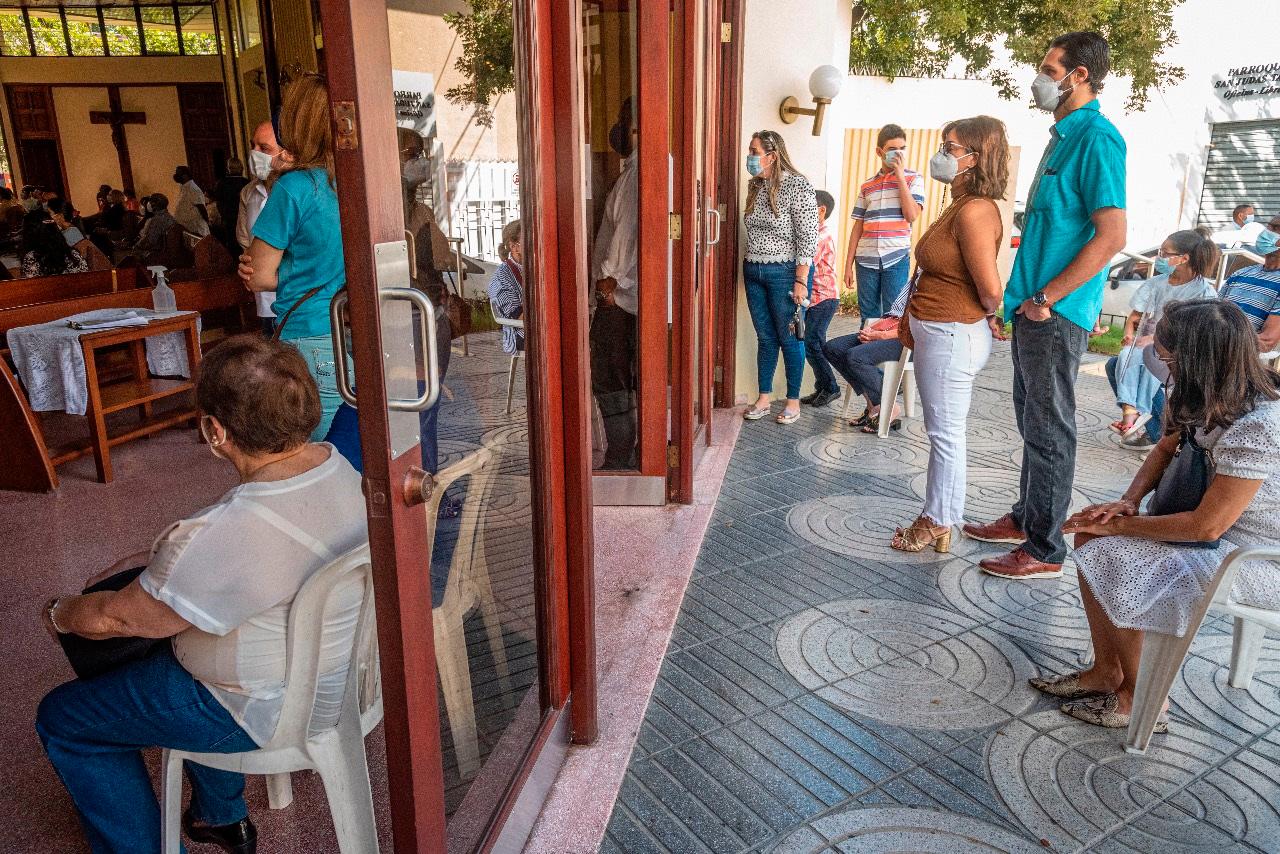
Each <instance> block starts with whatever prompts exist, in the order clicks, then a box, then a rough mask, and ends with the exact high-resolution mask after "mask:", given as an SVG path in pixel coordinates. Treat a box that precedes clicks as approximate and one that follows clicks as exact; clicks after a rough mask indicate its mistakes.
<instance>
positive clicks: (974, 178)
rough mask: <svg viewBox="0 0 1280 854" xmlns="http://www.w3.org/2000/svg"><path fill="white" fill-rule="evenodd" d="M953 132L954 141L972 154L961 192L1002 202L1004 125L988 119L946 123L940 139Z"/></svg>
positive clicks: (1006, 144)
mask: <svg viewBox="0 0 1280 854" xmlns="http://www.w3.org/2000/svg"><path fill="white" fill-rule="evenodd" d="M949 133H954V134H955V135H956V141H958V142H959V143H960V144H961V145H963V146H964V147H965V148H967V149H969V150H970V151H972V152H974V154H975V155H976V157H975V158H974V164H973V168H972V169H970V170H969V171H968V172H966V173H965V174H964V175H963V177H964V178H965V179H967V180H966V182H965V184H964V188H965V192H966V193H968V194H969V195H973V196H983V197H984V198H988V199H1003V198H1004V197H1005V195H1006V193H1008V191H1009V136H1008V134H1006V133H1005V129H1004V122H1002V121H1000V120H999V119H996V118H992V117H991V116H974V117H972V118H968V119H958V120H956V121H954V122H947V125H946V127H944V128H943V129H942V137H943V139H946V137H947V134H949Z"/></svg>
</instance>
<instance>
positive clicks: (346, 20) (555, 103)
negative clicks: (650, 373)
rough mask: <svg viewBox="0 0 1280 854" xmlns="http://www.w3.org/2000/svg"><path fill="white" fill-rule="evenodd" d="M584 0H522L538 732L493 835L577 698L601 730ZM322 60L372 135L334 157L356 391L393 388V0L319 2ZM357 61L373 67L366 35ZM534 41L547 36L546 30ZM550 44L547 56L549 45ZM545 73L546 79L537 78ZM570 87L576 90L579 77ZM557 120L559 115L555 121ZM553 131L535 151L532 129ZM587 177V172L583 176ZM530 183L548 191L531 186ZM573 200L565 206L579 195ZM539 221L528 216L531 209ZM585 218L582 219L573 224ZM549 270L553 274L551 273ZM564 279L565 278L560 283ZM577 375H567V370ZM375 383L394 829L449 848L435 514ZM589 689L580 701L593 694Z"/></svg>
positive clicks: (367, 467) (378, 570)
mask: <svg viewBox="0 0 1280 854" xmlns="http://www.w3.org/2000/svg"><path fill="white" fill-rule="evenodd" d="M577 5H578V4H577V2H561V0H521V2H518V3H517V4H516V6H517V11H516V22H517V24H518V29H517V32H518V33H519V34H520V36H519V37H520V38H521V39H522V47H523V46H526V45H527V46H528V48H529V50H528V52H527V53H526V52H524V51H523V50H522V51H521V53H520V56H521V61H522V63H524V68H525V69H526V72H525V73H524V75H523V79H524V80H525V81H526V82H527V88H526V90H525V91H524V92H523V93H522V100H524V99H527V101H528V103H529V104H530V105H531V109H527V110H523V111H522V118H523V120H524V121H526V122H529V123H531V132H527V133H525V134H524V140H523V142H522V146H521V148H522V151H521V153H522V155H528V156H530V158H531V160H530V162H529V163H528V171H529V172H530V173H531V174H528V175H526V176H525V180H524V181H522V184H523V185H524V187H523V188H522V189H523V190H524V192H526V193H527V194H528V195H527V197H526V198H527V199H528V201H529V207H528V208H526V210H527V211H529V212H530V213H532V214H533V215H534V217H535V218H534V219H533V220H531V227H530V229H529V235H530V238H531V239H530V246H529V251H530V254H529V256H528V258H529V263H528V266H527V268H526V269H527V270H528V272H527V273H526V281H527V283H528V291H529V293H528V298H527V304H526V307H525V311H526V315H525V317H526V324H527V326H526V334H527V336H528V341H529V348H528V351H527V358H526V359H525V363H526V366H527V368H526V369H527V371H528V379H529V382H528V387H527V388H528V407H527V411H528V418H529V423H530V424H534V425H537V429H536V430H532V431H530V433H531V440H530V449H529V450H530V490H531V493H532V499H533V500H532V506H533V507H535V508H537V509H536V511H535V514H534V518H533V560H534V567H535V571H534V578H535V602H536V608H537V614H538V632H537V648H538V655H539V663H540V668H541V672H540V680H539V701H540V707H541V708H542V710H543V717H542V721H541V724H540V728H539V732H538V733H537V735H536V736H535V738H534V739H533V741H532V743H531V746H530V748H529V750H528V752H527V753H526V755H525V756H524V757H523V758H522V762H521V766H520V769H519V771H517V772H516V774H515V775H514V777H513V779H512V780H511V782H510V784H509V785H508V787H507V789H506V791H505V792H504V795H503V797H502V799H501V801H500V802H499V803H498V805H497V807H496V809H495V812H494V814H493V815H492V816H491V817H490V820H489V827H488V829H487V831H486V834H485V836H484V841H483V846H492V845H494V844H495V841H496V840H497V838H498V836H499V835H500V833H501V830H502V822H503V821H505V819H506V817H507V816H508V815H509V814H510V813H511V810H512V807H513V806H514V804H515V802H516V800H517V799H518V798H519V796H520V794H521V787H522V786H523V785H524V784H525V782H526V780H527V779H528V776H529V772H530V769H531V768H532V767H533V765H534V763H536V762H537V759H538V756H539V751H540V750H541V749H542V748H543V747H544V746H545V745H546V743H547V739H548V737H549V734H550V733H551V732H552V731H553V730H554V729H555V727H556V726H557V725H558V724H559V723H560V719H561V717H562V716H561V715H560V714H559V713H560V712H561V711H562V710H563V709H564V707H565V705H566V704H567V703H568V701H569V697H570V691H571V690H572V691H573V692H574V695H573V696H574V702H573V704H572V707H571V713H572V715H573V720H574V729H573V732H574V737H575V739H577V740H584V741H585V740H590V739H592V738H594V737H595V732H596V730H595V693H594V687H595V662H594V636H593V633H592V628H593V623H592V617H593V613H594V602H593V587H592V571H593V565H592V557H593V546H592V538H591V491H590V490H591V469H590V440H589V432H588V429H589V421H588V418H587V414H588V413H589V412H590V409H589V405H590V397H589V389H588V388H587V379H586V377H587V372H586V370H585V369H584V368H583V365H584V364H585V362H586V352H587V347H586V342H587V330H586V288H585V283H586V262H585V258H586V252H585V229H584V228H583V227H581V226H582V207H581V206H582V199H581V194H580V193H579V192H578V188H579V187H580V186H581V180H580V179H581V175H582V171H581V170H582V162H581V158H582V152H581V148H580V147H579V146H577V144H576V141H577V138H578V137H577V136H576V135H574V134H572V133H557V131H558V130H559V129H560V128H561V122H562V121H564V120H566V116H567V117H568V120H570V121H573V120H574V118H575V117H576V116H577V113H576V106H577V105H576V94H577V89H576V84H575V83H574V82H573V81H575V80H576V79H577V75H578V72H579V64H580V58H579V56H578V54H577V52H576V51H575V50H572V49H569V50H565V51H561V50H559V49H558V48H560V47H563V46H565V45H576V43H577V41H576V40H577V37H578V34H577V28H578V26H579V23H580V22H579V20H578V18H577V16H576V15H575V14H574V11H575V10H576V9H577ZM319 6H320V17H321V23H322V28H323V30H322V31H323V33H324V38H325V48H326V50H325V55H324V67H325V72H326V76H327V78H328V84H329V95H330V101H331V109H332V111H333V116H334V119H333V120H334V125H335V135H336V134H337V131H339V130H340V129H341V123H340V122H339V120H338V118H337V117H338V116H339V115H342V114H346V115H354V123H355V126H356V131H357V135H358V136H357V142H356V144H355V146H354V147H352V148H350V149H348V150H340V151H337V152H335V156H334V161H335V172H336V176H335V177H336V180H337V184H338V196H339V199H340V200H341V201H342V207H343V208H344V210H343V216H342V237H343V246H344V253H345V264H346V273H347V282H348V287H347V293H348V296H349V313H350V321H351V328H352V338H353V350H354V353H353V355H354V356H355V372H356V385H357V388H361V389H375V390H382V389H385V387H386V386H385V377H384V365H383V359H382V353H381V350H380V347H379V346H378V342H379V334H380V333H379V330H380V310H379V299H378V296H377V282H376V277H375V261H374V251H373V250H374V246H375V245H377V244H379V243H388V242H400V241H401V240H403V237H404V232H403V211H402V209H401V204H400V198H399V194H398V193H385V192H378V191H377V189H376V188H378V187H385V186H398V185H399V170H398V162H399V158H398V153H397V145H396V135H395V118H394V111H393V106H392V86H391V49H390V39H389V35H388V21H387V10H386V5H385V0H319ZM357 33H358V34H359V36H358V44H359V51H358V52H359V57H358V61H357V55H356V54H357V49H356V44H357V35H356V34H357ZM535 35H536V37H535ZM544 46H545V49H543V48H544ZM530 70H531V72H530ZM566 84H567V85H566ZM544 118H545V119H548V121H546V122H545V123H544V122H543V119H544ZM534 135H536V136H537V137H538V142H539V144H537V145H535V144H534V143H533V141H532V137H533V136H534ZM575 180H576V183H575ZM530 185H532V186H533V187H534V188H535V189H534V190H532V191H530V190H528V189H527V188H528V187H529V186H530ZM566 200H567V204H565V203H564V202H565V201H566ZM526 216H528V214H526ZM571 222H576V223H577V224H578V228H577V230H573V229H571V228H567V227H566V224H567V223H571ZM542 270H549V271H554V272H552V273H551V274H550V275H543V274H542V273H541V271H542ZM553 277H554V278H553ZM565 370H570V374H569V375H568V377H567V379H566V380H565V381H563V382H562V371H565ZM381 396H382V393H381V391H375V392H374V394H372V395H370V396H369V397H368V399H367V400H366V403H365V405H363V406H361V408H360V415H361V417H360V434H361V439H362V442H363V446H364V482H363V487H364V492H365V496H366V501H367V508H368V522H369V540H370V552H371V556H372V561H373V572H374V588H375V596H376V603H375V605H376V612H377V618H378V640H379V645H380V660H381V671H382V685H383V702H384V710H385V712H384V723H385V727H384V729H385V741H386V754H387V755H386V759H387V777H388V790H389V797H390V801H391V822H392V836H393V839H394V842H395V848H396V850H397V851H398V852H402V854H426V852H440V851H445V850H447V843H448V840H447V830H446V818H445V810H444V781H443V764H442V753H441V735H440V718H439V709H438V707H437V705H436V667H435V653H434V642H433V632H432V623H431V617H432V614H431V589H430V577H429V573H426V572H423V571H421V567H423V566H426V565H428V564H429V562H430V555H429V554H427V553H426V548H425V545H426V519H425V518H424V515H423V513H422V510H421V507H408V506H407V505H406V504H405V501H404V499H403V491H402V489H401V484H403V483H404V479H405V477H406V475H407V474H408V470H409V468H410V467H411V465H412V464H413V463H414V462H415V460H416V459H417V454H416V453H415V450H416V449H414V450H410V451H409V452H407V453H405V454H402V455H401V456H400V457H399V458H397V459H394V460H393V459H391V458H390V456H389V453H388V452H387V450H386V449H387V448H388V447H389V444H390V441H389V440H390V429H389V419H388V414H387V412H386V409H385V407H384V406H383V405H381V404H383V403H385V401H382V400H381ZM579 691H581V694H580V695H579V694H578V693H577V692H579Z"/></svg>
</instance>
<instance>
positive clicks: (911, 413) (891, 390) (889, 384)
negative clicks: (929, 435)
mask: <svg viewBox="0 0 1280 854" xmlns="http://www.w3.org/2000/svg"><path fill="white" fill-rule="evenodd" d="M881 367H882V368H883V369H884V384H883V385H882V386H881V388H880V426H879V429H878V430H877V432H878V434H879V436H880V438H881V439H887V438H889V424H890V423H891V422H892V421H893V401H894V400H895V399H896V398H897V396H898V388H899V386H901V387H902V410H903V412H904V413H906V416H907V417H908V418H915V417H916V365H915V362H913V361H912V360H911V349H910V348H909V347H903V348H902V355H901V356H899V357H898V361H896V362H885V363H884V364H883V365H882V366H881Z"/></svg>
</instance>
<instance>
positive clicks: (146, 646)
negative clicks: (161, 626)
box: [58, 566, 169, 679]
mask: <svg viewBox="0 0 1280 854" xmlns="http://www.w3.org/2000/svg"><path fill="white" fill-rule="evenodd" d="M144 569H146V567H145V566H139V567H134V568H133V569H126V570H124V571H123V572H117V573H116V574H115V575H111V576H108V577H107V578H104V579H103V580H102V581H99V582H98V583H97V584H91V585H89V586H88V587H86V588H85V589H84V592H85V593H98V592H100V591H103V590H123V589H125V588H126V587H128V586H129V585H130V584H131V583H132V582H133V580H134V579H135V578H137V577H138V576H139V575H141V574H142V571H143V570H144ZM58 642H59V643H61V644H62V651H63V652H64V653H66V656H67V661H69V662H71V669H72V670H74V671H75V673H76V676H79V677H80V678H81V679H92V678H93V677H95V676H101V675H102V674H104V673H109V672H110V671H112V670H115V669H116V668H117V667H121V666H122V665H125V664H131V663H132V662H135V661H141V660H142V659H144V658H146V657H147V656H148V655H150V654H151V652H152V651H153V650H154V649H155V648H156V646H158V645H159V644H162V643H168V642H169V639H168V638H161V639H156V638H106V639H104V640H91V639H90V638H85V637H81V636H80V635H58Z"/></svg>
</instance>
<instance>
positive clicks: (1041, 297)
mask: <svg viewBox="0 0 1280 854" xmlns="http://www.w3.org/2000/svg"><path fill="white" fill-rule="evenodd" d="M1031 301H1032V302H1033V303H1035V304H1036V305H1038V306H1040V308H1047V307H1048V306H1049V295H1048V294H1046V293H1045V292H1044V291H1036V292H1035V293H1034V294H1032V295H1031Z"/></svg>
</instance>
